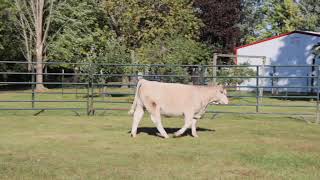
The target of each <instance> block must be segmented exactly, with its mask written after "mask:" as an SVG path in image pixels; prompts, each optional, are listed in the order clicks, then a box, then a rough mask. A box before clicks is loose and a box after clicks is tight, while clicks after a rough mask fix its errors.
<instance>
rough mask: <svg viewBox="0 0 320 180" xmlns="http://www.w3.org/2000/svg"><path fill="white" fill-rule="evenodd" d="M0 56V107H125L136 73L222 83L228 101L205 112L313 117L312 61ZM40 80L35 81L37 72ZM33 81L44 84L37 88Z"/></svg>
mask: <svg viewBox="0 0 320 180" xmlns="http://www.w3.org/2000/svg"><path fill="white" fill-rule="evenodd" d="M42 65H43V70H42V72H37V70H36V68H35V67H36V63H31V65H30V63H27V62H22V61H0V97H1V98H0V113H1V112H4V111H5V112H8V111H20V110H21V111H27V110H30V111H35V113H34V114H35V115H37V114H39V113H42V112H44V111H50V110H52V111H73V112H75V113H76V114H80V112H85V113H86V114H87V115H93V114H96V113H97V112H99V111H101V112H102V114H104V115H105V114H108V113H109V112H116V111H127V110H128V109H129V107H130V104H131V103H132V101H133V98H134V92H135V86H136V83H137V81H138V79H139V78H144V79H147V80H153V81H161V82H171V83H184V84H193V85H214V84H217V83H219V84H224V85H225V87H226V88H227V89H228V97H229V98H230V100H231V101H230V102H231V103H230V104H228V105H214V106H212V107H209V109H208V111H207V113H214V114H218V113H231V114H236V113H237V114H270V115H289V116H312V117H315V121H316V122H318V123H319V122H320V121H319V74H320V73H319V72H320V71H319V68H320V67H319V66H318V65H166V64H105V63H67V62H44V63H43V64H42ZM39 75H41V76H43V78H44V81H43V82H37V76H39ZM37 84H43V85H44V86H46V87H48V88H49V90H47V91H40V92H39V91H37V88H36V86H37Z"/></svg>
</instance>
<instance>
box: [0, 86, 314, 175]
mask: <svg viewBox="0 0 320 180" xmlns="http://www.w3.org/2000/svg"><path fill="white" fill-rule="evenodd" d="M74 91H75V90H74V89H66V90H65V91H64V92H74ZM21 92H29V91H28V90H25V91H11V92H2V93H0V99H1V100H31V95H30V94H19V93H21ZM49 92H61V89H51V90H50V91H49ZM78 92H85V90H79V91H78ZM109 92H120V93H132V92H133V90H132V89H110V90H109ZM246 95H248V94H246ZM36 99H37V100H86V99H87V97H84V95H79V96H77V97H76V96H75V95H71V94H64V95H60V94H37V95H36ZM132 99H133V97H132V96H120V97H119V96H118V97H110V96H109V97H95V98H94V100H108V101H119V102H127V104H110V103H95V104H94V106H95V108H123V109H128V108H129V107H130V102H132ZM255 102H256V99H255V98H234V99H232V100H231V103H232V104H254V103H255ZM263 103H264V104H276V105H315V102H312V101H302V100H297V101H292V100H280V99H271V98H264V99H263ZM86 105H87V104H86V103H85V102H81V103H75V102H72V103H61V102H60V103H44V102H42V103H36V104H35V107H36V108H44V107H49V108H54V107H59V108H64V107H67V108H74V107H79V108H86ZM9 107H10V108H30V107H31V103H30V102H27V103H16V102H11V103H4V102H2V103H0V108H9ZM210 110H216V111H229V112H255V107H223V106H212V107H210ZM261 110H262V112H280V113H284V112H289V113H314V112H315V108H277V107H268V108H265V107H262V108H261ZM36 112H38V111H0V115H1V116H0V179H30V180H31V179H32V180H33V179H307V180H309V179H315V180H318V179H320V171H319V170H320V125H315V124H307V123H306V122H305V121H303V120H301V119H302V118H305V119H308V120H311V121H312V120H314V117H297V116H295V117H292V116H282V117H279V116H274V115H239V114H221V115H219V116H217V117H215V118H212V115H211V114H206V116H205V117H204V118H203V119H201V120H200V122H199V124H198V135H199V136H200V137H199V138H192V137H191V136H190V135H189V134H190V131H188V132H187V133H186V136H184V137H181V138H170V139H162V138H160V137H158V136H156V133H157V131H156V128H155V127H154V125H153V124H152V123H151V120H150V119H149V117H148V115H147V114H146V115H145V118H144V120H143V121H142V123H141V125H140V127H141V128H140V129H139V130H138V132H140V133H139V134H138V137H137V138H135V139H133V138H131V137H130V134H129V131H130V129H131V117H130V116H128V115H127V113H126V111H97V113H96V116H86V115H85V114H86V111H85V109H84V110H79V111H77V112H78V114H79V115H80V117H78V116H75V113H74V112H72V111H45V112H43V113H41V114H39V115H38V116H32V115H33V114H34V113H36ZM163 124H164V127H165V128H167V129H166V130H167V132H168V133H169V134H170V135H171V136H172V133H173V132H174V131H177V130H178V128H180V127H181V126H182V125H183V121H182V118H164V119H163Z"/></svg>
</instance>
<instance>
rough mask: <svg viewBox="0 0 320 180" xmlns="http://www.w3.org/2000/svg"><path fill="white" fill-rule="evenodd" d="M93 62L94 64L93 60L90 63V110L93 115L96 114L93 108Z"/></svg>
mask: <svg viewBox="0 0 320 180" xmlns="http://www.w3.org/2000/svg"><path fill="white" fill-rule="evenodd" d="M93 66H94V65H93V64H92V62H91V63H90V81H91V88H90V89H91V93H90V94H91V99H90V111H91V114H92V115H94V110H93V101H94V99H93V96H94V86H93V85H94V82H93V80H94V77H93V76H94V73H95V72H94V68H93Z"/></svg>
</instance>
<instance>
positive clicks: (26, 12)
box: [15, 0, 54, 91]
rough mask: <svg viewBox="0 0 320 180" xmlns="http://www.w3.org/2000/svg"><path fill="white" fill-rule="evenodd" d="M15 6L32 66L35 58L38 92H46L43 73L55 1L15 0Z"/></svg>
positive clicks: (22, 40)
mask: <svg viewBox="0 0 320 180" xmlns="http://www.w3.org/2000/svg"><path fill="white" fill-rule="evenodd" d="M15 5H16V8H17V23H18V27H19V28H20V35H21V42H22V43H23V44H24V50H23V54H24V56H25V58H26V59H27V61H28V62H29V63H30V64H31V63H32V59H33V56H34V57H35V62H36V64H35V69H36V82H37V84H36V91H45V90H46V88H45V87H44V85H43V74H42V73H43V68H44V61H45V60H46V57H45V55H46V49H47V45H48V43H47V39H48V32H49V28H50V23H51V19H52V11H53V6H54V0H28V1H27V0H15ZM29 68H30V67H29Z"/></svg>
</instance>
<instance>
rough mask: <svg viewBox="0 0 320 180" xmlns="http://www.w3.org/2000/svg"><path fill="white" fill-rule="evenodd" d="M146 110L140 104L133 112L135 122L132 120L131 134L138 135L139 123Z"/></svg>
mask: <svg viewBox="0 0 320 180" xmlns="http://www.w3.org/2000/svg"><path fill="white" fill-rule="evenodd" d="M143 114H144V111H143V107H142V106H140V105H138V106H137V107H136V109H135V111H134V114H133V122H132V129H131V136H132V137H136V135H137V129H138V126H139V123H140V121H141V119H142V117H143Z"/></svg>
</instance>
